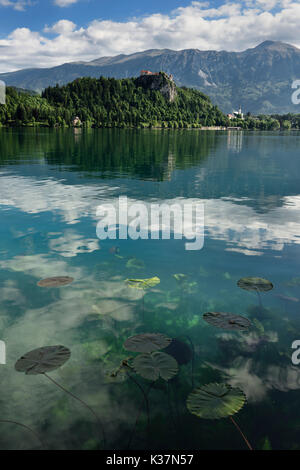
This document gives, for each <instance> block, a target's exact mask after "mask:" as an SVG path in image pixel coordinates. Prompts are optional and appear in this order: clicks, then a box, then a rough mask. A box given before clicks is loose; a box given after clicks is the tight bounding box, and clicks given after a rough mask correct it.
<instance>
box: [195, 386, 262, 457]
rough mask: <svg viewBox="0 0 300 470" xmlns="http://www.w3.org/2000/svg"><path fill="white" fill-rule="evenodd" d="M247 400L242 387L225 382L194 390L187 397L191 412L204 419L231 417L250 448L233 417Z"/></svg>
mask: <svg viewBox="0 0 300 470" xmlns="http://www.w3.org/2000/svg"><path fill="white" fill-rule="evenodd" d="M245 402H246V396H245V394H244V392H243V391H242V390H241V389H240V388H237V387H236V388H233V387H231V386H230V385H228V384H224V383H210V384H207V385H203V386H201V387H198V388H196V389H195V390H193V391H192V392H191V393H190V394H189V396H188V398H187V402H186V404H187V408H188V410H189V412H190V413H192V414H194V415H196V416H197V417H198V418H203V419H220V418H227V417H228V418H229V419H230V420H231V422H232V423H233V424H234V426H235V427H236V429H237V430H238V431H239V433H240V434H241V436H242V438H243V439H244V441H245V443H246V444H247V446H248V448H249V449H250V450H253V449H252V446H251V445H250V443H249V441H248V439H247V438H246V436H245V435H244V434H243V432H242V431H241V429H240V427H239V426H238V424H237V423H236V421H235V420H234V419H233V417H232V415H234V414H235V413H237V412H238V411H240V410H241V409H242V408H243V406H244V404H245Z"/></svg>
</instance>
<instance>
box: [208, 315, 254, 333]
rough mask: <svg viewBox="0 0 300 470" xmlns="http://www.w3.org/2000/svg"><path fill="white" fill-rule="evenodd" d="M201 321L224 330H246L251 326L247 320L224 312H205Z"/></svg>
mask: <svg viewBox="0 0 300 470" xmlns="http://www.w3.org/2000/svg"><path fill="white" fill-rule="evenodd" d="M203 320H205V321H206V322H207V323H209V324H210V325H213V326H216V327H217V328H223V329H224V330H248V329H249V328H250V326H251V322H250V320H248V318H245V317H242V316H241V315H234V314H233V313H226V312H206V313H204V315H203Z"/></svg>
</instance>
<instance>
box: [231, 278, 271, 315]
mask: <svg viewBox="0 0 300 470" xmlns="http://www.w3.org/2000/svg"><path fill="white" fill-rule="evenodd" d="M237 285H238V287H240V288H241V289H244V290H247V291H255V292H256V293H257V297H258V302H259V306H260V309H261V310H262V309H263V305H262V301H261V296H260V292H268V291H270V290H272V289H273V287H274V286H273V284H272V282H271V281H268V279H263V278H262V277H243V278H241V279H239V280H238V282H237Z"/></svg>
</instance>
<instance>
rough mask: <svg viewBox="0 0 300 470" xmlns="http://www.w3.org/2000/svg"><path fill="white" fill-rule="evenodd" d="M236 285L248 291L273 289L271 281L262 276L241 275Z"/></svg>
mask: <svg viewBox="0 0 300 470" xmlns="http://www.w3.org/2000/svg"><path fill="white" fill-rule="evenodd" d="M237 285H238V286H239V287H240V288H241V289H245V290H249V291H252V290H254V291H256V292H257V291H258V292H267V291H269V290H272V289H273V287H274V286H273V284H272V282H270V281H268V279H263V278H262V277H243V278H242V279H240V280H239V281H238V282H237Z"/></svg>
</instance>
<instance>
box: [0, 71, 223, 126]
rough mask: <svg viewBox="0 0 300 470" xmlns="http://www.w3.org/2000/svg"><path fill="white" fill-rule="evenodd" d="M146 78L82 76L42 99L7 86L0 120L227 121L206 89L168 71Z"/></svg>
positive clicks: (178, 123)
mask: <svg viewBox="0 0 300 470" xmlns="http://www.w3.org/2000/svg"><path fill="white" fill-rule="evenodd" d="M145 78H147V79H146V80H140V79H134V78H128V79H120V80H116V79H114V78H104V77H100V78H99V79H95V78H79V79H76V80H75V81H74V82H72V83H69V84H67V85H65V86H58V85H56V86H55V87H49V88H46V90H45V91H44V92H43V94H42V96H41V97H40V96H32V95H31V94H29V93H25V92H22V91H20V90H16V89H14V88H11V87H8V88H7V100H6V105H2V106H1V107H0V124H1V123H2V124H3V125H20V124H23V125H46V126H50V127H53V126H72V125H83V126H87V127H119V128H124V127H137V128H145V127H146V128H147V127H163V128H187V127H194V128H199V127H201V126H224V125H226V123H228V119H227V118H226V116H224V114H223V113H222V112H221V111H220V110H219V109H218V108H217V107H216V106H214V105H212V103H211V101H210V99H209V98H208V97H207V96H205V95H204V94H203V93H201V92H199V91H196V90H193V89H188V88H177V87H176V85H175V84H174V82H173V81H172V80H170V79H169V77H168V75H167V74H165V73H163V72H161V73H160V74H159V75H156V76H153V77H151V76H150V77H145ZM77 117H78V118H79V119H77V120H75V122H74V119H75V118H77Z"/></svg>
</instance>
